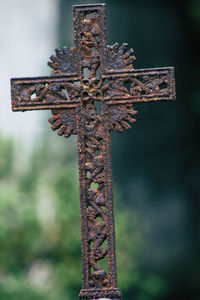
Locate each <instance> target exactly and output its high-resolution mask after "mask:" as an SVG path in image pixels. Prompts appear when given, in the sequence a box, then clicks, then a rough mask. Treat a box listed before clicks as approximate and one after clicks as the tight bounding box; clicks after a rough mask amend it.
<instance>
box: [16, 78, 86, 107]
mask: <svg viewBox="0 0 200 300" xmlns="http://www.w3.org/2000/svg"><path fill="white" fill-rule="evenodd" d="M79 84H80V78H79V77H75V76H74V77H72V76H68V75H55V76H46V77H33V78H13V79H11V97H12V110H13V111H26V110H40V109H57V108H71V107H74V106H76V105H77V101H78V96H79V93H80V91H79V90H80V85H79Z"/></svg>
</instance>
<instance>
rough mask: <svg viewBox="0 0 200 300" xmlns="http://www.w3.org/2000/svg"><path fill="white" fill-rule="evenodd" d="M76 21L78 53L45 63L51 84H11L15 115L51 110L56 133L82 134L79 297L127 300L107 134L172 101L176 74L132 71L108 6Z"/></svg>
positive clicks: (79, 14)
mask: <svg viewBox="0 0 200 300" xmlns="http://www.w3.org/2000/svg"><path fill="white" fill-rule="evenodd" d="M73 16H74V43H75V47H74V48H71V49H68V48H67V47H63V49H61V50H60V49H56V55H53V56H51V57H50V59H51V62H49V63H48V64H49V66H50V67H51V68H52V69H53V71H52V76H49V77H36V78H19V79H17V78H16V79H11V90H12V92H11V93H12V109H13V110H14V111H26V110H35V109H37V110H38V109H51V110H52V116H51V117H50V119H49V121H50V123H51V124H52V125H51V127H52V129H53V130H58V134H59V135H64V136H65V137H69V136H70V135H72V134H77V136H78V153H79V176H80V207H81V235H82V290H81V292H80V295H79V297H80V299H99V298H110V299H122V294H121V292H120V290H119V289H118V288H117V276H116V257H115V233H114V217H113V192H112V190H113V189H112V166H111V137H110V132H111V131H112V130H116V131H119V132H122V131H123V130H124V129H130V128H131V125H130V124H131V123H132V124H133V123H134V122H135V115H136V113H137V112H136V111H135V110H134V108H133V104H134V103H140V102H150V101H160V100H174V99H175V83H174V69H173V68H172V67H169V68H156V69H144V70H134V69H133V62H134V60H135V57H134V56H133V50H132V49H129V50H128V49H127V44H122V45H121V46H119V45H118V44H114V45H113V46H107V45H106V14H105V5H104V4H99V5H77V6H74V7H73ZM98 104H101V105H100V106H101V112H100V111H99V105H98ZM102 261H104V267H103V266H102Z"/></svg>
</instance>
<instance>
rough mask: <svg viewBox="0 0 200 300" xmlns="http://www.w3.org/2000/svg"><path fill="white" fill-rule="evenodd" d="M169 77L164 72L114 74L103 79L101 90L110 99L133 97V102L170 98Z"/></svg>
mask: <svg viewBox="0 0 200 300" xmlns="http://www.w3.org/2000/svg"><path fill="white" fill-rule="evenodd" d="M169 86H170V78H168V76H167V75H166V74H162V73H160V74H159V73H158V74H152V72H149V74H148V73H147V72H143V74H138V75H137V76H132V74H131V75H128V76H123V77H120V76H116V77H111V78H110V79H105V80H104V84H103V87H102V90H103V92H104V97H105V99H106V98H110V99H129V98H130V99H134V100H135V102H139V101H141V100H142V101H148V100H150V99H151V98H152V99H157V98H170V97H171V94H170V93H171V91H170V89H169Z"/></svg>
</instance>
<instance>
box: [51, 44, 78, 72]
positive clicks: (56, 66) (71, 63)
mask: <svg viewBox="0 0 200 300" xmlns="http://www.w3.org/2000/svg"><path fill="white" fill-rule="evenodd" d="M74 51H75V50H74V48H70V49H68V48H67V47H66V46H65V47H63V49H59V48H56V49H55V52H56V55H52V56H51V57H50V59H51V61H49V62H48V66H50V67H51V68H52V69H53V71H52V74H72V73H76V69H77V67H76V64H75V55H74Z"/></svg>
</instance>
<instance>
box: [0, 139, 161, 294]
mask: <svg viewBox="0 0 200 300" xmlns="http://www.w3.org/2000/svg"><path fill="white" fill-rule="evenodd" d="M51 137H52V135H46V134H44V135H43V137H42V138H40V141H41V142H39V143H38V144H36V147H35V148H34V149H33V151H32V153H31V155H30V157H28V158H27V161H24V162H23V166H21V168H20V169H19V168H18V167H16V166H17V163H16V162H21V158H20V151H14V149H15V150H17V149H16V147H14V145H13V142H12V141H11V140H8V139H3V138H1V139H0V146H1V147H0V149H1V156H0V165H1V166H3V170H4V179H3V180H2V181H1V184H0V216H1V217H0V245H1V250H0V299H1V300H17V299H21V300H23V299H24V300H25V299H34V300H43V299H44V300H46V299H48V300H61V299H62V300H63V299H69V300H71V299H75V298H77V295H78V293H79V290H80V287H81V248H80V218H79V193H78V178H77V176H78V166H77V160H76V159H77V157H76V155H75V143H74V139H72V138H71V140H69V141H67V143H66V140H64V139H61V138H60V137H57V138H56V144H55V139H53V138H51ZM18 150H19V149H18ZM17 153H18V154H17ZM23 155H24V154H23ZM14 161H16V162H15V163H14ZM120 199H121V197H120V193H119V192H117V193H116V202H117V210H116V221H117V222H116V223H117V230H116V231H117V237H118V240H117V244H118V251H117V253H118V256H119V258H120V259H119V265H118V268H119V269H120V273H119V274H120V276H119V281H120V287H121V289H122V290H123V292H124V295H125V296H126V298H128V297H130V299H131V298H132V294H133V293H134V294H135V295H136V296H137V298H138V299H141V300H144V299H145V300H146V299H148V300H151V299H156V297H157V296H158V295H160V294H163V293H164V292H165V291H166V285H165V282H164V281H163V280H162V279H161V278H159V280H158V281H156V280H155V278H156V277H157V276H156V275H155V274H146V275H145V276H144V274H140V272H138V266H139V264H140V257H141V254H142V236H143V231H144V228H141V227H140V225H139V223H140V222H139V220H138V218H137V216H134V212H133V211H130V209H129V208H128V207H126V206H125V205H124V204H123V203H122V202H121V200H120Z"/></svg>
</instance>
